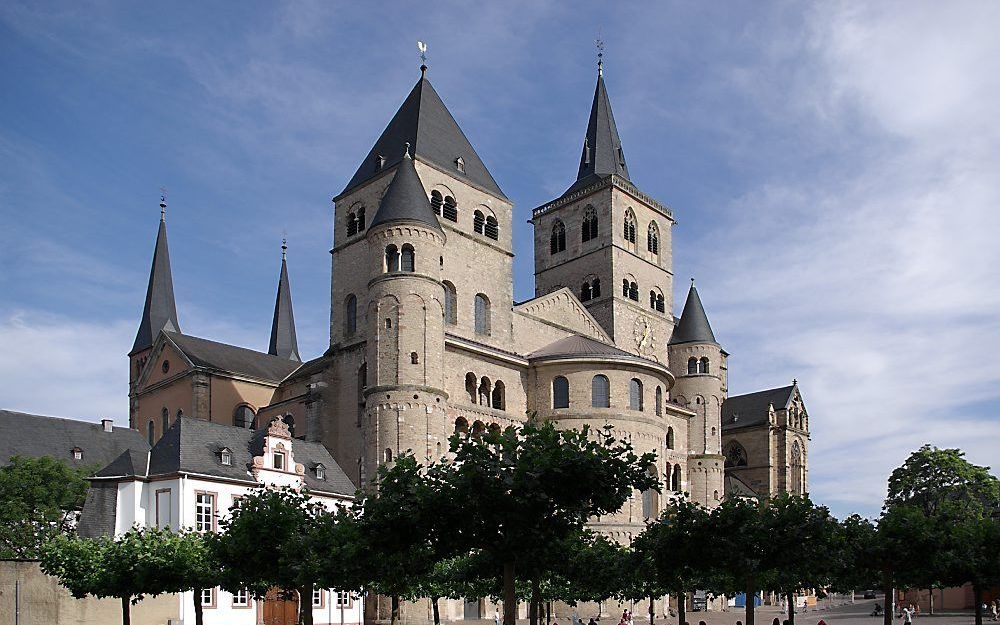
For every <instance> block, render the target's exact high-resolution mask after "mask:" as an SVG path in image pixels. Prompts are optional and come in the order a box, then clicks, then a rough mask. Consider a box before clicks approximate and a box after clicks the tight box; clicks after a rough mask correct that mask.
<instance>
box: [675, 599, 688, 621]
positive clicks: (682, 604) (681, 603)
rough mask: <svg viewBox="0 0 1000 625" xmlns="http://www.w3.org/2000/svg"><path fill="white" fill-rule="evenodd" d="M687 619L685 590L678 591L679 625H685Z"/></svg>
mask: <svg viewBox="0 0 1000 625" xmlns="http://www.w3.org/2000/svg"><path fill="white" fill-rule="evenodd" d="M686 618H687V596H686V593H685V592H684V591H683V590H678V591H677V625H684V621H685V619H686Z"/></svg>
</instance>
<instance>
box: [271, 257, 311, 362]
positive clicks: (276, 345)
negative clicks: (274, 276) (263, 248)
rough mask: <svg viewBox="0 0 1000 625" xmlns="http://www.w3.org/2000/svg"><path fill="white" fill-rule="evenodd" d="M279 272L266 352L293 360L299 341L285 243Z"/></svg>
mask: <svg viewBox="0 0 1000 625" xmlns="http://www.w3.org/2000/svg"><path fill="white" fill-rule="evenodd" d="M281 249H282V252H281V272H280V273H279V274H278V294H277V295H276V296H275V298H274V317H273V318H272V319H271V341H270V344H269V345H268V348H267V353H268V354H271V355H272V356H280V357H281V358H287V359H288V360H294V361H295V362H302V358H301V357H300V356H299V342H298V339H297V338H296V337H295V315H294V314H293V312H292V290H291V287H290V286H289V284H288V266H287V264H286V263H285V252H284V250H285V245H284V244H282V245H281Z"/></svg>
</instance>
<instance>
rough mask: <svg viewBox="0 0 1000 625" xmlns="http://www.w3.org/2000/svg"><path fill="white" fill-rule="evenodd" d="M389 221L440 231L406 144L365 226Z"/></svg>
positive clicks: (374, 225) (439, 224)
mask: <svg viewBox="0 0 1000 625" xmlns="http://www.w3.org/2000/svg"><path fill="white" fill-rule="evenodd" d="M389 223H417V224H421V225H424V226H428V227H430V228H434V229H435V230H437V231H439V232H443V230H441V223H440V222H438V218H437V216H436V215H435V214H434V209H433V208H431V202H430V200H429V199H428V198H427V191H426V190H425V189H424V185H423V183H421V182H420V176H418V175H417V168H416V167H414V165H413V159H412V158H410V152H409V148H408V147H407V148H406V151H405V154H403V160H401V161H400V163H399V165H398V166H397V167H396V173H395V175H394V176H393V177H392V181H391V182H390V183H389V186H388V188H386V190H385V195H383V196H382V201H381V202H380V203H379V206H378V210H377V211H375V216H374V217H372V221H371V223H370V224H368V229H369V230H371V229H373V228H376V227H377V226H380V225H382V224H389Z"/></svg>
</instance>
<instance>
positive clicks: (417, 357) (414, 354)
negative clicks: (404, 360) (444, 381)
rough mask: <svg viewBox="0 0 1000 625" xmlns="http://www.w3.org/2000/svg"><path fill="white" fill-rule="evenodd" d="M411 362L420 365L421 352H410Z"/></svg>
mask: <svg viewBox="0 0 1000 625" xmlns="http://www.w3.org/2000/svg"><path fill="white" fill-rule="evenodd" d="M410 364H411V365H419V364H420V354H418V353H417V352H410Z"/></svg>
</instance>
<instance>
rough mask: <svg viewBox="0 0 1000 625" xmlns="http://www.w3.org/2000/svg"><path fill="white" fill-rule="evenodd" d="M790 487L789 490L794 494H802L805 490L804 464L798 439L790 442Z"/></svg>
mask: <svg viewBox="0 0 1000 625" xmlns="http://www.w3.org/2000/svg"><path fill="white" fill-rule="evenodd" d="M789 464H790V465H791V467H790V469H791V473H792V474H791V476H790V478H791V480H790V481H791V488H790V491H791V492H792V494H794V495H803V494H805V492H806V490H805V487H806V476H805V473H806V471H805V466H804V463H803V462H802V448H801V447H800V446H799V441H795V442H794V443H792V455H791V462H790V463H789Z"/></svg>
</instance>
